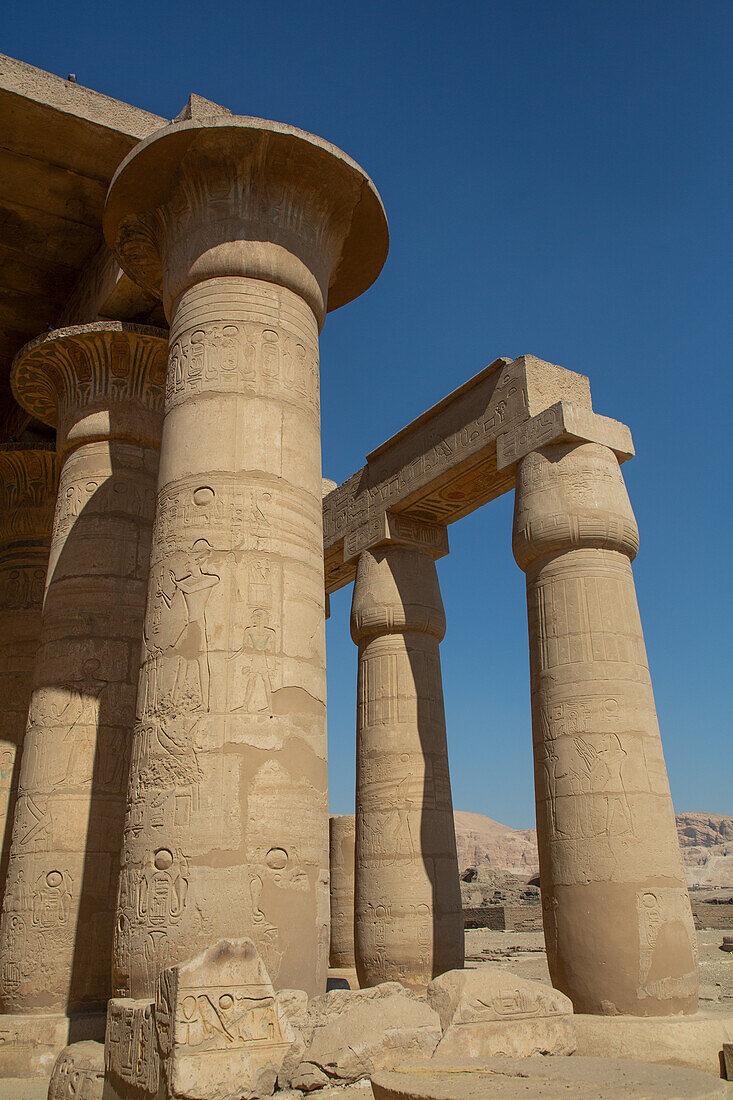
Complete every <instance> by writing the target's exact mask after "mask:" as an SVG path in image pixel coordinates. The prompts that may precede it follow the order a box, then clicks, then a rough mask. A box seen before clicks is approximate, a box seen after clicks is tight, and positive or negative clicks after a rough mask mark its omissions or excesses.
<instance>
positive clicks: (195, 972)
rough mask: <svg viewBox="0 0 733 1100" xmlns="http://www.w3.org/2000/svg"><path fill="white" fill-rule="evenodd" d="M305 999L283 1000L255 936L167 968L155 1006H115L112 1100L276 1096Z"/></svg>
mask: <svg viewBox="0 0 733 1100" xmlns="http://www.w3.org/2000/svg"><path fill="white" fill-rule="evenodd" d="M306 1003H307V1002H306V995H305V994H304V993H302V992H301V991H300V990H285V991H282V992H281V993H280V994H278V995H277V996H276V995H275V993H274V991H273V988H272V983H271V981H270V978H269V976H268V974H267V971H266V969H265V966H264V964H263V962H262V960H261V959H260V957H259V955H258V953H257V949H256V948H255V945H254V944H253V943H252V941H251V940H249V939H240V940H219V941H218V942H217V943H215V944H214V945H213V946H212V947H210V948H208V950H207V951H204V952H203V954H201V955H199V956H197V957H196V958H195V959H191V960H190V961H188V962H186V963H181V964H180V965H179V966H173V967H170V968H169V969H168V970H164V971H163V973H162V974H161V976H160V978H159V979H158V983H157V993H156V999H155V1001H154V1002H153V1001H152V1000H147V1001H144V1000H142V1001H135V1000H131V999H128V998H113V999H112V1000H111V1001H110V1003H109V1008H108V1017H107V1038H106V1055H105V1060H106V1068H107V1092H106V1093H105V1100H117V1098H118V1097H119V1098H121V1100H138V1098H139V1100H148V1098H152V1097H157V1098H161V1100H162V1098H164V1097H170V1096H175V1097H177V1098H181V1100H229V1098H231V1097H233V1096H236V1097H237V1098H238V1100H245V1098H246V1100H249V1098H254V1097H261V1096H269V1095H270V1094H271V1093H272V1092H273V1090H274V1088H275V1081H276V1079H277V1074H278V1071H279V1069H280V1066H281V1064H282V1061H283V1059H284V1057H285V1055H286V1054H287V1052H288V1051H289V1050H290V1048H291V1046H292V1045H293V1040H294V1038H295V1031H294V1030H293V1027H292V1026H291V1023H290V1019H291V1018H292V1019H293V1020H297V1019H304V1018H305V1008H306Z"/></svg>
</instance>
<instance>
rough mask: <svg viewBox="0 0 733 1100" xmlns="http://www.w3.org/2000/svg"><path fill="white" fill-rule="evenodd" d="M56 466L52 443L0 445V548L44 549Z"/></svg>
mask: <svg viewBox="0 0 733 1100" xmlns="http://www.w3.org/2000/svg"><path fill="white" fill-rule="evenodd" d="M58 478H59V467H58V458H57V455H56V448H55V447H54V446H53V445H52V444H50V443H49V444H35V445H30V444H28V443H5V444H3V445H2V446H0V548H5V547H7V546H10V545H12V544H14V543H24V544H26V545H28V544H34V543H37V542H40V543H42V544H43V545H44V546H45V547H47V546H48V541H49V538H50V534H51V525H52V523H53V510H54V504H55V503H56V490H57V488H58Z"/></svg>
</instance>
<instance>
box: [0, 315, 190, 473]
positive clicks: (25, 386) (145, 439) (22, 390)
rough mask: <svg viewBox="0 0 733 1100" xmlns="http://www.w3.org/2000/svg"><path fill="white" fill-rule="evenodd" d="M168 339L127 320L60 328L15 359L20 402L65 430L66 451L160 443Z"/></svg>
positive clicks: (62, 444)
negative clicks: (97, 444)
mask: <svg viewBox="0 0 733 1100" xmlns="http://www.w3.org/2000/svg"><path fill="white" fill-rule="evenodd" d="M167 351H168V337H167V333H166V332H165V331H164V330H163V329H158V328H150V327H148V326H145V325H132V324H126V323H123V322H120V321H99V322H96V323H94V324H90V325H74V326H72V327H70V328H60V329H56V330H54V331H53V332H49V333H47V334H45V335H43V336H39V337H38V338H37V339H35V340H31V342H30V343H28V344H26V345H25V347H23V348H21V350H20V351H19V352H18V354H17V355H16V357H15V360H14V362H13V367H12V372H11V385H12V387H13V392H14V394H15V397H16V399H17V400H18V401H19V402H20V404H21V405H22V406H23V407H24V408H25V409H27V410H28V411H29V412H31V413H32V414H33V415H34V416H36V417H38V419H39V420H42V421H44V423H46V424H50V425H51V426H52V427H55V428H56V429H57V445H58V450H59V454H60V455H61V456H62V457H63V455H64V454H66V453H68V452H69V451H71V450H73V449H74V448H75V447H78V446H80V445H81V444H83V443H90V442H94V441H97V440H110V439H116V440H125V441H129V442H134V443H140V444H142V445H144V446H158V445H159V442H160V430H161V424H162V416H163V394H164V387H165V373H166V361H167Z"/></svg>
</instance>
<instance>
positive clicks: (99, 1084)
mask: <svg viewBox="0 0 733 1100" xmlns="http://www.w3.org/2000/svg"><path fill="white" fill-rule="evenodd" d="M103 1094H104V1043H96V1042H94V1041H93V1040H90V1039H88V1040H86V1041H83V1042H81V1043H71V1044H70V1045H69V1046H68V1047H65V1048H64V1049H63V1050H62V1051H61V1053H60V1054H59V1056H58V1058H57V1059H56V1063H55V1065H54V1067H53V1072H52V1074H51V1082H50V1084H49V1086H48V1100H102V1097H103Z"/></svg>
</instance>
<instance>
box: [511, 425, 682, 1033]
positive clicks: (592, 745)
mask: <svg viewBox="0 0 733 1100" xmlns="http://www.w3.org/2000/svg"><path fill="white" fill-rule="evenodd" d="M637 549H638V532H637V527H636V522H635V520H634V515H633V512H632V510H631V505H630V504H629V498H628V495H627V493H626V487H625V485H624V482H623V478H622V476H621V471H620V469H619V465H618V461H617V459H616V457H615V455H614V454H613V452H612V451H610V450H608V449H607V448H606V447H602V446H600V445H597V444H593V443H587V444H582V445H574V444H555V445H553V446H548V447H545V448H543V449H542V450H539V451H534V452H532V453H530V454H529V455H527V456H526V457H525V458H523V459H522V460H521V462H520V465H519V469H518V474H517V488H516V502H515V513H514V555H515V557H516V560H517V562H518V564H519V565H520V566H521V568H522V569H523V570H524V571H525V573H526V574H527V609H528V621H529V648H530V670H531V686H532V729H533V742H534V761H535V791H536V798H537V835H538V842H539V855H540V878H541V887H542V904H543V910H544V913H543V916H544V927H545V942H546V945H547V957H548V962H549V966H550V974H551V977H552V981H553V984H554V985H555V986H556V987H557V988H558V989H561V990H562V991H563V992H565V993H567V994H568V996H569V997H571V998H572V1000H573V1004H574V1005H575V1009H576V1011H578V1012H589V1013H605V1014H615V1013H627V1014H631V1015H637V1016H655V1015H667V1014H671V1013H676V1012H693V1011H694V1010H695V1007H696V1005H697V988H698V975H697V945H696V938H695V930H694V926H693V922H692V914H691V911H690V901H689V896H688V893H687V889H686V885H685V877H684V873H683V868H682V860H681V856H680V851H679V844H678V840H677V832H676V829H675V820H674V811H673V808H672V800H671V797H670V792H669V783H668V780H667V772H666V768H665V764H664V758H663V756H662V746H661V741H660V737H659V727H658V724H657V717H656V710H655V706H654V697H653V694H652V685H651V679H650V676H649V668H648V664H647V656H646V650H645V646H644V637H643V634H642V628H641V621H640V619H639V610H638V607H637V601H636V591H635V587H634V578H633V574H632V571H631V561H632V560H633V558H634V556H635V554H636V551H637Z"/></svg>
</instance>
